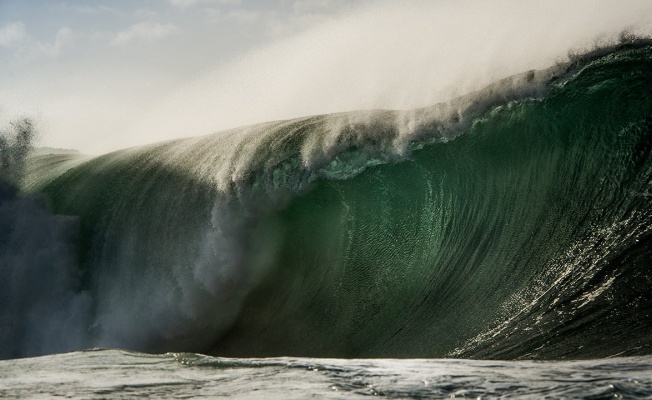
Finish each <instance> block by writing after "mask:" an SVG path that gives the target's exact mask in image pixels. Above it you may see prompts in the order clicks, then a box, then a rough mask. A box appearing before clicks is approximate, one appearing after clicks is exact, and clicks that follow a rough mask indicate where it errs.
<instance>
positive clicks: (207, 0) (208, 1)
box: [168, 0, 242, 8]
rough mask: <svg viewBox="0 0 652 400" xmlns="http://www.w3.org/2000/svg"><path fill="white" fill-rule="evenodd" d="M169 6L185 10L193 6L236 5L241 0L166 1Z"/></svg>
mask: <svg viewBox="0 0 652 400" xmlns="http://www.w3.org/2000/svg"><path fill="white" fill-rule="evenodd" d="M168 2H169V3H170V4H172V5H173V6H175V7H179V8H186V7H190V6H194V5H199V4H203V5H213V6H217V5H238V4H240V3H242V0H168Z"/></svg>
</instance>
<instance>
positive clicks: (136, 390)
mask: <svg viewBox="0 0 652 400" xmlns="http://www.w3.org/2000/svg"><path fill="white" fill-rule="evenodd" d="M222 396H225V397H226V396H228V397H230V398H239V399H262V398H264V399H304V398H347V399H351V398H367V397H369V396H377V397H385V398H412V399H422V398H497V397H510V398H513V397H521V398H550V399H556V398H587V399H607V398H609V399H613V398H627V399H629V398H652V357H650V356H646V357H626V358H611V359H601V360H591V361H561V362H559V361H557V362H549V361H475V360H452V359H444V360H435V359H409V360H395V359H360V360H344V359H310V358H265V359H254V358H252V359H237V358H214V357H209V356H203V355H197V354H190V353H168V354H164V355H146V354H141V353H134V352H124V351H117V350H95V351H85V352H75V353H68V354H59V355H53V356H45V357H37V358H27V359H19V360H9V361H2V362H0V398H7V399H9V398H35V399H49V398H55V397H65V398H80V399H81V398H83V399H107V398H111V399H129V398H135V397H139V398H155V399H182V398H216V397H222Z"/></svg>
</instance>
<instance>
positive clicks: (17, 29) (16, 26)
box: [0, 21, 25, 47]
mask: <svg viewBox="0 0 652 400" xmlns="http://www.w3.org/2000/svg"><path fill="white" fill-rule="evenodd" d="M24 38H25V24H24V23H23V22H21V21H18V22H10V23H9V24H7V25H5V26H3V27H2V28H0V46H2V47H5V46H9V45H11V44H13V43H16V42H19V41H21V40H23V39H24Z"/></svg>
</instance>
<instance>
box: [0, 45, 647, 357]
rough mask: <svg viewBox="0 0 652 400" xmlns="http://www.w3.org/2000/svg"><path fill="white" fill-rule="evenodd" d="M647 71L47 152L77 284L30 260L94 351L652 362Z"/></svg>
mask: <svg viewBox="0 0 652 400" xmlns="http://www.w3.org/2000/svg"><path fill="white" fill-rule="evenodd" d="M650 71H652V46H651V45H650V43H649V42H647V41H640V40H634V41H626V42H625V43H624V44H622V45H619V46H615V47H611V48H608V49H602V50H599V51H596V52H593V53H590V54H587V55H585V56H582V57H576V58H574V59H573V61H572V62H569V63H567V64H564V65H559V66H557V67H554V68H551V69H548V70H545V71H531V72H528V73H525V74H523V75H519V76H516V77H513V78H509V79H506V80H504V81H501V82H497V83H496V84H494V85H492V86H490V87H488V88H486V89H484V90H483V91H480V92H478V93H473V94H471V95H468V96H465V97H462V98H459V99H456V100H454V101H452V102H449V103H445V104H441V105H437V106H434V107H428V108H423V109H417V110H410V111H390V110H378V111H368V112H353V113H343V114H332V115H321V116H314V117H307V118H301V119H296V120H289V121H278V122H272V123H267V124H260V125H256V126H250V127H245V128H240V129H236V130H232V131H229V132H226V133H221V134H217V135H210V136H205V137H200V138H191V139H182V140H176V141H171V142H165V143H161V144H156V145H151V146H147V147H139V148H134V149H128V150H123V151H119V152H115V153H111V154H108V155H104V156H100V157H97V158H93V159H90V160H79V159H76V158H75V157H72V156H40V157H34V158H33V159H32V162H31V165H30V169H29V171H28V174H27V177H26V179H25V181H24V184H23V189H24V191H25V192H41V193H44V194H45V196H46V198H47V201H48V203H49V205H50V207H51V208H52V210H53V211H54V212H55V213H57V214H61V215H70V216H75V217H78V223H79V226H78V227H76V226H74V224H75V223H77V222H75V221H77V220H65V221H63V222H62V224H64V225H65V226H66V232H68V233H65V235H64V238H65V240H64V242H65V243H69V242H70V241H71V240H73V239H74V241H73V245H72V246H73V247H72V249H73V250H72V251H73V253H75V256H70V251H71V250H70V248H67V247H66V248H65V251H66V253H65V254H67V255H68V256H67V258H64V259H62V258H57V257H56V252H53V253H54V254H55V255H54V256H51V257H53V258H54V259H56V260H58V261H57V262H58V263H63V264H66V265H65V266H64V267H57V268H64V269H66V271H68V272H67V273H68V275H70V276H74V277H75V279H74V284H71V283H70V279H68V281H66V282H64V283H57V282H56V281H55V280H52V278H51V277H49V276H50V275H48V273H46V271H50V270H51V268H53V267H51V266H48V265H44V266H43V267H39V268H40V269H36V270H35V271H34V272H32V273H31V275H30V276H31V279H33V281H34V282H39V281H42V280H48V281H49V282H52V285H54V287H61V288H62V290H61V291H60V292H61V293H64V294H61V293H59V294H58V295H57V296H58V297H57V296H55V297H52V299H54V301H61V302H67V303H65V304H63V305H62V306H61V307H57V310H59V309H64V310H68V309H72V310H74V312H75V314H74V315H75V318H71V319H70V321H69V323H68V325H66V326H67V327H68V328H69V329H71V332H72V333H74V334H71V335H68V336H67V340H68V341H70V340H73V339H74V340H75V341H76V342H75V343H76V346H78V347H80V348H81V347H88V346H102V347H120V348H129V349H136V350H141V351H152V352H162V351H201V352H210V353H211V354H217V355H228V356H316V357H445V356H456V357H471V358H509V359H514V358H585V357H605V356H610V355H615V354H625V355H631V354H648V353H650V345H651V344H652V337H650V335H651V333H650V332H652V314H651V312H650V310H652V295H651V294H650V293H652V292H651V291H650V285H651V284H652V271H651V270H650V259H651V256H652V236H651V235H650V232H651V223H652V215H651V213H652V203H651V200H650V199H651V197H650V196H651V193H652V182H651V179H652V159H651V158H650V157H651V152H652V73H651V72H650ZM12 196H13V195H12ZM7 198H8V197H7ZM11 198H12V199H14V197H11ZM4 199H5V198H3V197H0V201H3V203H0V211H1V210H2V207H3V206H4V205H5V204H10V203H8V202H9V200H4ZM12 201H14V200H12ZM16 201H17V200H16ZM11 204H13V203H11ZM36 208H37V209H38V207H36ZM29 212H31V211H29ZM2 215H4V214H1V213H0V217H1V216H2ZM8 215H9V214H8ZM11 215H13V214H11ZM50 218H54V217H50ZM0 222H2V221H1V220H0ZM71 224H73V225H71ZM8 226H14V225H12V224H11V223H10V224H9V225H8ZM73 227H74V229H78V232H77V234H71V233H69V229H73ZM39 229H40V228H39ZM77 237H79V239H77ZM46 248H47V246H46ZM58 249H61V247H58ZM48 251H49V250H48ZM39 271H41V272H39ZM23 293H25V292H23ZM21 295H22V294H15V296H21ZM27 295H28V296H35V297H38V296H39V291H32V290H31V289H30V290H27ZM57 299H58V300H57ZM46 303H47V302H46ZM51 303H52V300H50V301H49V304H51ZM16 310H17V311H12V312H13V313H14V314H12V315H13V316H12V318H13V319H14V320H19V319H20V318H18V317H17V316H16V315H15V314H16V313H19V312H22V311H24V308H22V309H21V308H16ZM30 315H31V317H30V318H31V319H30V324H31V325H29V326H34V324H36V325H38V319H37V320H35V319H34V318H32V317H33V316H34V315H36V317H38V315H39V314H33V313H32V314H30ZM21 326H26V325H25V324H23V325H21ZM80 332H81V333H80ZM62 336H65V335H62ZM30 340H34V341H36V343H37V345H30V346H27V347H26V348H29V349H34V348H37V349H40V351H41V352H43V353H46V352H52V351H59V350H60V348H61V347H62V346H61V344H60V343H59V344H56V345H54V344H53V345H48V343H45V342H43V341H40V342H39V340H40V339H39V338H38V337H36V338H35V339H30ZM44 343H45V344H44ZM48 346H49V347H48ZM74 346H75V344H70V343H67V344H66V345H65V346H63V347H64V348H66V349H69V348H71V347H73V348H74ZM23 347H24V346H23ZM16 348H20V346H18V345H15V344H14V347H13V348H12V350H11V351H9V350H7V349H3V351H2V352H0V355H3V356H5V357H7V356H15V355H16V353H18V355H29V354H33V352H34V350H30V351H29V352H27V351H23V352H21V351H16Z"/></svg>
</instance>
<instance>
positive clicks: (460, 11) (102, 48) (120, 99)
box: [0, 0, 652, 154]
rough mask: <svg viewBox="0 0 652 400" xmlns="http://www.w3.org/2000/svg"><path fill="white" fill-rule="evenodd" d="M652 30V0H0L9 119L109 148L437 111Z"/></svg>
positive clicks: (59, 139) (92, 149) (46, 140)
mask: <svg viewBox="0 0 652 400" xmlns="http://www.w3.org/2000/svg"><path fill="white" fill-rule="evenodd" d="M651 21H652V2H651V1H649V0H630V1H623V0H618V1H594V0H582V1H573V2H568V1H561V0H554V1H508V0H499V1H492V2H487V1H468V0H464V1H447V0H441V1H413V0H410V1H406V0H403V1H359V2H352V1H348V2H347V1H344V0H274V1H262V0H168V1H164V0H136V1H124V0H120V1H58V2H51V1H45V0H38V1H29V2H26V1H21V0H0V61H1V62H0V86H1V87H2V90H0V120H2V121H5V122H6V121H9V120H11V119H13V118H15V117H16V116H21V115H26V116H31V117H33V118H35V120H36V121H37V123H38V126H39V131H40V132H41V142H40V143H39V144H40V145H47V146H51V147H61V148H75V149H78V150H81V151H83V152H87V153H93V154H99V153H103V152H107V151H110V150H115V149H119V148H123V147H128V146H134V145H139V144H145V143H151V142H156V141H161V140H167V139H172V138H177V137H186V136H196V135H202V134H207V133H212V132H217V131H219V130H223V129H227V128H231V127H236V126H240V125H245V124H250V123H256V122H264V121H268V120H276V119H284V118H292V117H299V116H304V115H312V114H320V113H329V112H338V111H347V110H355V109H372V108H411V107H418V106H425V105H428V104H432V103H434V102H439V101H444V100H446V99H447V98H450V97H452V96H455V95H460V94H463V93H462V92H468V91H472V90H476V89H479V88H481V87H482V86H483V85H486V84H489V83H491V82H492V81H494V80H496V79H498V78H502V77H505V76H509V75H512V74H516V73H519V72H523V71H526V70H529V69H536V68H545V67H547V66H550V65H552V64H554V63H555V62H557V61H563V60H564V59H565V57H566V56H567V53H568V51H569V50H577V51H579V50H581V49H586V48H590V47H592V46H594V45H595V44H596V43H600V42H606V41H608V40H610V39H613V38H615V37H617V36H618V34H620V33H621V32H622V31H623V30H625V29H627V30H629V31H631V32H634V33H641V34H649V33H650V31H651V29H652V23H651Z"/></svg>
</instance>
